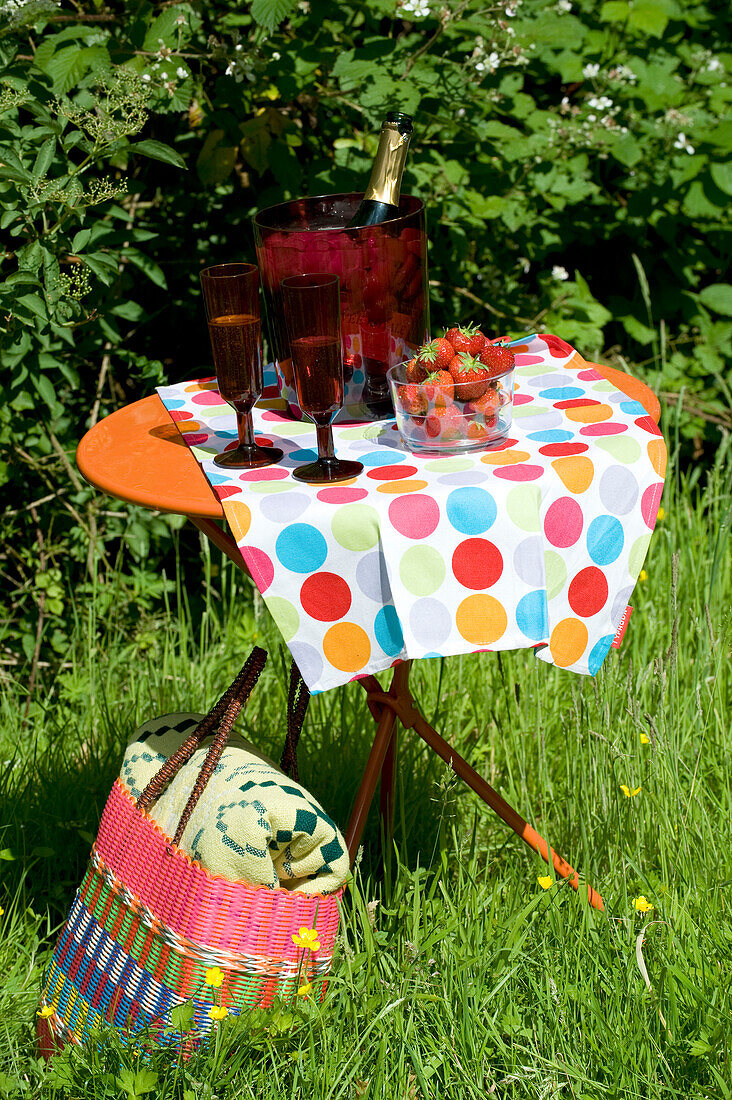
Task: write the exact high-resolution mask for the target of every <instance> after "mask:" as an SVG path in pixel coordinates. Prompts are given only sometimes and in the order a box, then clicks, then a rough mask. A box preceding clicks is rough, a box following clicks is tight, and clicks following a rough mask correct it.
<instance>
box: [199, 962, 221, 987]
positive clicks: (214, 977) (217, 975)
mask: <svg viewBox="0 0 732 1100" xmlns="http://www.w3.org/2000/svg"><path fill="white" fill-rule="evenodd" d="M225 977H226V975H225V974H224V972H223V970H222V969H221V968H220V967H219V966H209V968H208V970H207V971H206V977H205V979H204V981H205V982H206V985H212V986H213V987H214V989H220V988H221V986H222V985H223V984H224V978H225Z"/></svg>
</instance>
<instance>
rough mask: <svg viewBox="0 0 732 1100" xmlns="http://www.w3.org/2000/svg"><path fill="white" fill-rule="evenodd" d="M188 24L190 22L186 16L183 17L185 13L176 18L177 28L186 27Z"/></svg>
mask: <svg viewBox="0 0 732 1100" xmlns="http://www.w3.org/2000/svg"><path fill="white" fill-rule="evenodd" d="M187 22H188V20H187V19H186V17H185V15H183V12H181V13H180V15H177V16H176V19H175V24H174V25H175V26H176V27H185V25H186V23H187Z"/></svg>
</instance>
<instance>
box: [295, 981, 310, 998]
mask: <svg viewBox="0 0 732 1100" xmlns="http://www.w3.org/2000/svg"><path fill="white" fill-rule="evenodd" d="M312 988H313V983H312V982H303V984H302V985H301V986H300V988H299V989H298V991H297V995H298V997H307V995H308V993H309V992H310V990H311V989H312Z"/></svg>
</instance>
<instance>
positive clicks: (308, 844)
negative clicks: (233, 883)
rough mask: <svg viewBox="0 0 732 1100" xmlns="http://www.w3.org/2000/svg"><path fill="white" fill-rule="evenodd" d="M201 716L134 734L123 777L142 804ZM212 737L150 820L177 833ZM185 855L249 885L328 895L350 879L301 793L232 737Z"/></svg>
mask: <svg viewBox="0 0 732 1100" xmlns="http://www.w3.org/2000/svg"><path fill="white" fill-rule="evenodd" d="M202 718H203V715H201V714H166V715H164V716H163V717H162V718H154V719H153V720H152V721H151V722H146V723H145V724H144V725H143V726H140V727H139V729H137V730H135V732H134V733H133V735H132V737H131V739H130V742H129V745H128V746H127V751H126V752H125V757H124V761H123V764H122V771H121V773H120V778H121V780H122V782H123V783H124V784H125V786H126V787H127V788H128V789H129V790H130V791H131V792H132V794H133V796H134V797H138V796H139V795H140V794H141V793H142V791H143V790H144V788H145V787H146V786H147V784H148V782H149V781H150V780H151V779H152V777H153V776H154V775H155V773H156V772H157V771H158V770H159V768H160V767H161V765H162V764H163V763H164V762H165V760H166V759H167V758H168V757H169V756H170V755H171V754H172V753H173V752H175V750H176V749H178V748H179V747H180V745H181V744H182V743H183V741H185V739H186V737H187V736H188V735H189V734H190V733H191V732H192V730H194V729H195V728H196V726H197V725H198V723H199V722H200V721H201V719H202ZM211 741H212V738H210V737H209V738H207V739H206V740H205V741H203V742H202V744H201V745H200V746H199V748H198V749H196V751H195V753H194V754H193V756H192V757H191V759H190V760H189V761H188V763H187V764H186V765H184V767H182V768H181V770H180V771H179V772H178V774H177V775H176V776H175V778H174V779H173V780H172V782H171V783H169V784H168V787H167V788H166V790H165V791H163V793H162V795H161V796H160V798H158V800H157V801H156V802H155V803H154V804H153V806H152V808H151V809H150V811H149V812H150V815H151V817H153V818H154V819H155V821H157V823H158V824H159V825H160V826H161V828H162V829H163V831H164V832H166V833H167V834H168V836H172V835H173V834H174V833H175V830H176V827H177V825H178V821H179V820H180V816H181V814H182V812H183V809H184V808H185V805H186V803H187V801H188V797H189V795H190V793H191V791H192V790H193V786H194V784H195V782H196V778H197V777H198V774H199V772H200V769H201V765H202V763H203V761H204V758H205V756H206V753H207V751H208V748H209V746H210V744H211ZM181 848H182V849H183V851H185V852H187V853H188V854H189V855H190V856H191V857H192V858H193V859H196V860H198V862H199V863H201V864H202V866H203V867H205V868H206V869H207V870H209V871H211V873H212V874H216V875H225V876H226V877H227V878H230V879H243V880H244V881H246V882H250V883H252V885H258V886H269V887H271V888H274V887H276V886H284V887H286V888H287V889H290V890H301V891H302V892H303V893H305V894H316V893H317V894H328V893H332V892H333V891H334V890H337V889H339V888H340V887H341V886H342V885H343V883H344V882H345V880H346V877H347V875H348V851H347V850H346V843H345V840H344V839H343V837H342V835H341V833H340V831H339V830H338V828H337V827H336V825H335V824H334V822H333V821H331V819H330V818H329V817H328V815H327V814H326V813H325V811H324V810H323V808H322V807H321V806H320V805H319V804H318V803H317V802H316V801H315V799H314V798H313V797H312V796H311V795H309V794H308V792H307V791H306V790H305V788H304V787H302V786H301V785H300V784H299V783H296V782H295V781H294V780H291V779H288V777H287V776H286V775H285V774H284V772H282V771H281V770H280V769H279V768H278V767H277V766H276V765H275V764H274V763H273V762H272V761H271V760H269V759H268V758H267V757H266V756H263V755H262V753H260V752H258V751H257V750H256V749H255V748H254V746H253V745H251V744H250V743H249V742H248V741H246V740H245V739H244V738H243V737H241V736H240V735H239V734H236V733H232V735H231V738H230V740H229V743H228V745H227V747H226V748H225V749H224V752H223V754H222V757H221V760H220V761H219V763H218V765H217V766H216V769H215V770H214V773H213V775H212V776H211V778H210V780H209V782H208V784H207V786H206V789H205V791H204V792H203V795H202V796H201V798H200V799H199V802H198V804H197V806H196V807H195V809H194V811H193V813H192V815H191V819H190V821H189V822H188V825H187V826H186V828H185V831H184V833H183V836H182V838H181Z"/></svg>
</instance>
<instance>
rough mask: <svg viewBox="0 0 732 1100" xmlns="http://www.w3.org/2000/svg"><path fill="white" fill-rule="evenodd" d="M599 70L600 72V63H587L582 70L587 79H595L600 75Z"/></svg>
mask: <svg viewBox="0 0 732 1100" xmlns="http://www.w3.org/2000/svg"><path fill="white" fill-rule="evenodd" d="M599 72H600V66H599V65H594V64H593V65H585V67H584V68H583V70H582V75H583V76H584V77H585V79H586V80H593V79H594V78H595V77H596V76H597V75H598V73H599Z"/></svg>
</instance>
